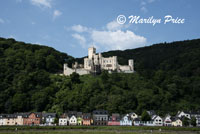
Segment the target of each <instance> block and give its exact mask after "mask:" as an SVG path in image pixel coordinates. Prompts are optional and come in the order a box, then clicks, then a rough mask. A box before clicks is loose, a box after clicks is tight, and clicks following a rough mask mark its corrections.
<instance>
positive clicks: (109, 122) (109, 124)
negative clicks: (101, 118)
mask: <svg viewBox="0 0 200 134" xmlns="http://www.w3.org/2000/svg"><path fill="white" fill-rule="evenodd" d="M119 125H120V121H108V126H119Z"/></svg>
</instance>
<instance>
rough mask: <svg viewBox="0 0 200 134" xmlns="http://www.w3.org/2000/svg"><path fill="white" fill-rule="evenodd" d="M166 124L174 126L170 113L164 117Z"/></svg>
mask: <svg viewBox="0 0 200 134" xmlns="http://www.w3.org/2000/svg"><path fill="white" fill-rule="evenodd" d="M163 124H164V126H172V120H171V116H170V115H166V116H165V118H164V119H163Z"/></svg>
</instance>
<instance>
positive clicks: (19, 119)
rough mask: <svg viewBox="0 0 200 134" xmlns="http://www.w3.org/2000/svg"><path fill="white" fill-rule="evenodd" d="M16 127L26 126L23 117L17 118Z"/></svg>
mask: <svg viewBox="0 0 200 134" xmlns="http://www.w3.org/2000/svg"><path fill="white" fill-rule="evenodd" d="M15 122H16V123H15V124H16V125H24V119H23V117H22V116H17V118H16V121H15Z"/></svg>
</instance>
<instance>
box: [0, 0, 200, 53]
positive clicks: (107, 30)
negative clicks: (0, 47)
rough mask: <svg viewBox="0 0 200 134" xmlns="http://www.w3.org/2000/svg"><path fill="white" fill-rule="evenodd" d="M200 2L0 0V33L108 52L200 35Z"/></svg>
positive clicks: (64, 48) (66, 48)
mask: <svg viewBox="0 0 200 134" xmlns="http://www.w3.org/2000/svg"><path fill="white" fill-rule="evenodd" d="M199 6H200V0H1V2H0V37H4V38H14V39H16V40H17V41H23V42H26V43H33V44H40V45H46V46H50V47H53V48H55V49H56V50H58V51H61V52H64V53H67V54H69V55H71V56H74V57H83V56H87V50H88V47H91V46H95V47H96V48H97V52H104V51H110V50H125V49H133V48H138V47H144V46H149V45H152V44H156V43H162V42H173V41H179V40H188V39H197V38H199V37H200V26H199V25H200V8H199ZM123 17H125V18H123ZM136 18H137V19H136ZM125 20H126V21H125ZM155 22H157V23H155Z"/></svg>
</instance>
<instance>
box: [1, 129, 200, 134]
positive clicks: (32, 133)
mask: <svg viewBox="0 0 200 134" xmlns="http://www.w3.org/2000/svg"><path fill="white" fill-rule="evenodd" d="M0 134H199V132H174V131H173V132H159V131H136V132H133V131H132V132H130V131H127V132H125V131H114V130H111V131H100V130H99V131H96V130H94V131H91V130H90V131H86V130H73V131H71V130H70V131H69V130H64V131H58V130H51V131H50V130H47V131H36V130H34V131H31V130H29V131H28V130H26V131H12V132H11V131H4V132H2V131H1V132H0Z"/></svg>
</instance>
